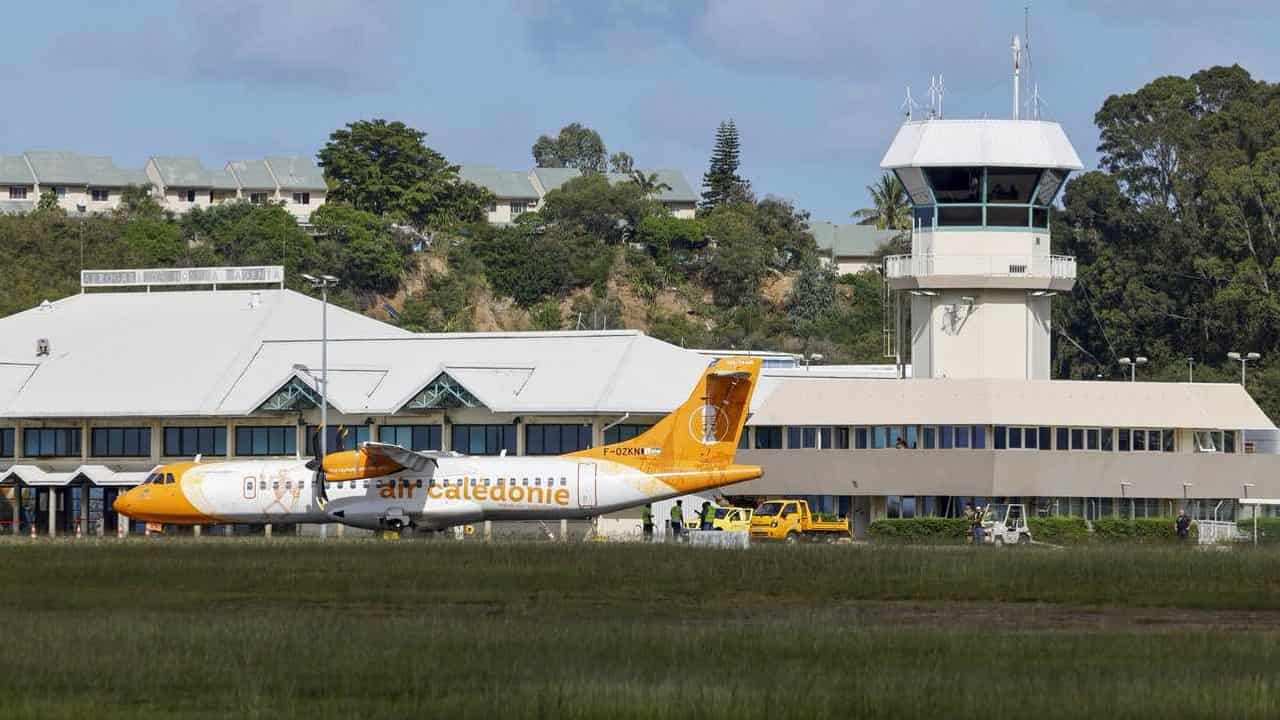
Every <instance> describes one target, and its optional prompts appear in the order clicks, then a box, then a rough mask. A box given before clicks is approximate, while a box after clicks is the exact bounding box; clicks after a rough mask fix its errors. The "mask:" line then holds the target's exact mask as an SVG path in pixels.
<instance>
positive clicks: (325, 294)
mask: <svg viewBox="0 0 1280 720" xmlns="http://www.w3.org/2000/svg"><path fill="white" fill-rule="evenodd" d="M302 278H303V279H304V280H306V281H307V282H309V283H311V287H315V288H320V433H319V434H320V438H319V442H320V455H319V457H320V462H321V463H323V462H324V457H325V455H327V454H328V449H329V448H328V439H329V288H331V287H333V286H334V285H337V284H338V278H336V277H334V276H332V275H321V276H320V277H315V276H312V275H306V274H304V275H303V276H302Z"/></svg>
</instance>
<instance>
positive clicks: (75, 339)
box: [0, 290, 411, 418]
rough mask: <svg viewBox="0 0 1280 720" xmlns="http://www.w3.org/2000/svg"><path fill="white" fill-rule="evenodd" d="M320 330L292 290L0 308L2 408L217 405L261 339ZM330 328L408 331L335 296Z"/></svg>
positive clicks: (74, 411) (52, 412) (166, 409)
mask: <svg viewBox="0 0 1280 720" xmlns="http://www.w3.org/2000/svg"><path fill="white" fill-rule="evenodd" d="M255 294H256V300H257V304H256V306H255V305H254V298H255ZM319 334H320V301H319V300H315V299H312V298H310V297H308V296H306V295H302V294H300V293H296V292H293V291H291V290H258V291H251V290H244V291H241V290H234V291H233V290H219V291H191V292H152V293H142V292H113V293H86V294H80V295H73V296H71V297H68V298H65V299H63V300H59V301H57V302H54V303H49V304H48V305H43V306H42V307H38V308H35V309H32V310H27V311H25V312H21V313H18V314H16V315H11V316H9V317H6V318H0V337H3V338H4V342H3V344H0V417H5V416H8V417H26V418H38V417H86V416H88V417H106V416H135V417H136V416H157V415H159V416H182V415H207V414H214V413H216V412H217V410H218V407H219V404H220V402H221V400H222V398H223V397H224V396H225V395H226V393H227V389H228V388H229V387H232V386H234V385H235V383H236V381H237V379H238V377H239V375H240V374H241V372H242V371H243V369H244V367H245V366H246V365H247V364H248V363H249V362H250V361H251V360H252V358H253V356H254V354H255V353H257V352H258V350H259V348H260V346H261V344H262V342H263V341H265V340H267V339H275V340H279V339H288V338H314V337H317V336H319ZM329 334H330V336H331V337H338V338H341V337H362V338H368V337H407V336H410V335H411V333H408V332H406V331H404V330H401V329H400V328H397V327H394V326H391V325H387V324H386V323H382V322H379V321H377V320H374V319H372V318H368V317H365V316H363V315H360V314H358V313H354V312H351V311H349V310H344V309H342V308H339V307H336V306H332V305H331V306H330V307H329ZM40 338H47V339H48V340H49V347H50V354H49V355H48V356H45V357H37V356H36V342H37V340H38V339H40Z"/></svg>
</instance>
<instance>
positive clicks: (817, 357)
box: [804, 353, 825, 372]
mask: <svg viewBox="0 0 1280 720" xmlns="http://www.w3.org/2000/svg"><path fill="white" fill-rule="evenodd" d="M823 357H825V356H824V355H823V354H822V353H810V355H809V357H808V358H806V359H805V361H804V369H805V371H806V372H807V371H808V370H809V366H810V365H812V364H814V363H820V362H822V359H823Z"/></svg>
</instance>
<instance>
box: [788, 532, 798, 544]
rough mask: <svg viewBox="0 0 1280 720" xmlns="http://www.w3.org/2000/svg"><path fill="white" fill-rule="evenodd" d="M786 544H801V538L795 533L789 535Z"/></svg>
mask: <svg viewBox="0 0 1280 720" xmlns="http://www.w3.org/2000/svg"><path fill="white" fill-rule="evenodd" d="M785 542H786V543H787V544H788V545H795V544H796V543H798V542H800V536H799V535H796V534H795V533H787V539H786V540H785Z"/></svg>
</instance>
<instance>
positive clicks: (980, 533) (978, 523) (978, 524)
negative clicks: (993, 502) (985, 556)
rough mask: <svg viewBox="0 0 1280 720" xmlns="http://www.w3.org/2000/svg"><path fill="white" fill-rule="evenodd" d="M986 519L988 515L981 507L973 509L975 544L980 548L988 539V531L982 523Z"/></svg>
mask: <svg viewBox="0 0 1280 720" xmlns="http://www.w3.org/2000/svg"><path fill="white" fill-rule="evenodd" d="M986 517H987V513H986V511H985V510H983V508H982V506H981V505H979V506H978V507H976V508H974V509H973V542H974V544H975V545H977V546H978V547H982V543H984V542H986V539H987V529H986V528H985V527H983V526H982V521H983V520H985V519H986Z"/></svg>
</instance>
